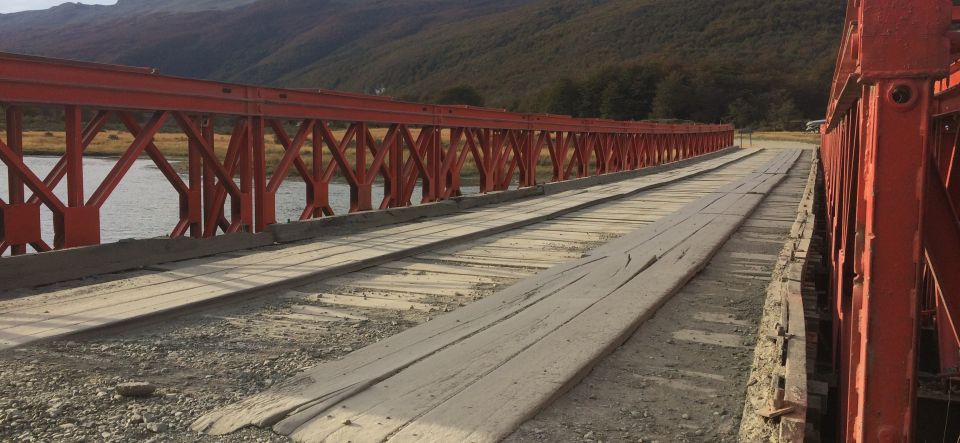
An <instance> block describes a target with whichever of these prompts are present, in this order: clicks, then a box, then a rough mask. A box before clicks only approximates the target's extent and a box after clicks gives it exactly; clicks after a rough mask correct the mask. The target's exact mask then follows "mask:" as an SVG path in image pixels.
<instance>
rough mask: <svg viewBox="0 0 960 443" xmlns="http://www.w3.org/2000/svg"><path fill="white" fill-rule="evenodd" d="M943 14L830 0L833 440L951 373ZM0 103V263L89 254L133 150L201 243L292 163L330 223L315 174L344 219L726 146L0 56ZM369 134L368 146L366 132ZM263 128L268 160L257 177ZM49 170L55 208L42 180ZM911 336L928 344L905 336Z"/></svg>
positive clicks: (723, 136) (855, 436)
mask: <svg viewBox="0 0 960 443" xmlns="http://www.w3.org/2000/svg"><path fill="white" fill-rule="evenodd" d="M958 22H960V7H958V6H954V5H953V2H951V1H950V0H924V1H908V2H903V1H891V0H848V12H847V17H846V21H845V26H844V31H843V38H842V41H841V47H840V51H839V55H838V58H837V65H836V73H835V76H834V80H833V84H832V86H831V89H830V101H829V105H828V114H827V122H826V124H825V125H824V126H823V128H822V146H821V155H820V159H821V162H822V165H821V167H822V174H823V182H824V189H823V193H824V201H825V205H824V206H823V213H822V214H819V215H820V216H822V217H823V218H824V219H825V221H826V239H825V241H826V245H825V250H826V251H827V254H826V255H827V257H826V262H827V265H828V268H829V269H828V270H829V272H828V275H829V283H828V288H829V289H828V297H829V299H830V306H831V308H830V311H831V313H832V315H831V317H832V323H831V324H832V335H831V337H829V338H828V339H821V340H822V341H823V340H825V341H827V342H828V343H829V345H831V347H830V349H831V351H830V358H829V359H828V360H829V362H827V366H828V372H831V373H832V376H833V382H832V385H833V386H832V387H833V392H834V393H835V395H833V396H832V397H831V400H830V401H831V402H832V404H833V405H834V406H833V408H832V409H833V410H834V412H835V416H834V417H833V420H835V421H836V425H837V426H836V432H837V436H838V438H839V439H840V440H843V441H852V442H873V441H882V442H898V441H911V440H913V439H914V437H915V435H916V427H917V423H918V422H919V421H920V420H918V416H917V415H918V412H917V411H918V409H917V397H918V389H919V388H918V386H919V384H920V383H921V380H920V370H919V366H920V364H921V363H920V361H921V360H924V359H931V360H932V361H934V362H935V366H936V368H937V377H936V379H937V382H936V383H940V384H942V385H950V384H951V383H953V382H960V216H958V214H960V210H958V209H960V32H957V31H954V30H953V26H954V24H956V23H958ZM0 101H2V102H3V103H4V104H5V105H7V107H6V126H5V128H6V140H4V141H0V160H2V162H3V164H4V165H5V167H6V170H7V175H8V177H9V188H10V192H9V195H8V196H6V198H4V199H0V253H2V252H6V251H8V250H9V251H10V252H11V253H12V254H13V255H23V254H26V253H27V251H28V247H32V249H34V250H35V251H38V252H45V251H50V250H53V249H66V248H74V247H79V246H90V245H97V244H99V243H100V235H101V228H100V209H101V207H102V206H103V205H104V203H105V202H106V201H107V200H108V199H109V198H110V196H111V194H112V193H113V192H114V191H115V190H116V189H117V187H118V186H119V185H120V184H121V182H122V180H123V178H124V176H125V174H126V173H127V172H128V170H129V169H130V168H131V166H132V164H133V162H134V160H136V159H137V158H139V157H141V156H142V155H146V156H148V157H149V158H150V159H151V160H152V161H153V163H154V164H155V165H156V166H157V168H159V170H160V171H161V172H162V173H163V175H164V176H165V177H166V179H167V181H168V183H169V186H170V187H171V188H172V189H173V191H175V192H176V193H177V194H178V195H179V199H180V205H179V223H177V224H176V226H171V236H172V237H184V236H190V237H195V238H206V237H214V236H217V235H220V234H236V233H243V232H247V233H257V232H261V231H263V230H265V229H266V228H267V227H268V226H270V225H273V224H276V222H277V220H276V202H275V195H276V193H277V191H278V189H279V187H280V185H281V183H282V182H283V181H284V180H286V179H287V177H288V175H289V174H290V173H291V172H294V171H295V173H296V174H297V175H299V177H300V178H301V179H302V180H303V183H304V194H303V195H304V205H303V210H302V214H301V216H300V219H301V220H309V219H314V218H322V217H326V216H332V215H334V212H333V210H332V208H331V205H330V203H329V195H328V187H329V184H330V182H331V180H333V179H334V177H342V179H343V180H344V181H345V182H346V183H347V184H348V185H349V187H350V211H351V212H363V211H370V210H373V209H377V208H379V209H386V208H398V207H405V206H410V205H414V204H417V203H428V202H437V201H442V200H447V199H450V198H453V197H457V196H459V195H461V176H462V173H463V171H464V170H465V165H467V164H468V163H472V164H473V168H475V170H476V171H478V173H479V181H480V192H481V193H488V192H493V191H502V190H506V189H508V188H512V187H519V188H528V187H533V186H536V185H537V184H538V181H541V180H542V178H538V175H537V170H538V166H540V165H541V163H543V164H544V165H546V164H547V162H549V166H548V167H549V169H550V171H551V172H550V176H549V180H550V181H554V182H559V181H565V180H570V179H574V178H582V177H586V176H591V175H602V174H608V173H613V172H618V171H628V170H635V169H640V168H645V167H650V166H656V165H662V164H666V163H671V162H675V161H678V160H683V159H689V158H692V157H697V156H701V155H704V154H708V153H712V152H715V151H718V150H721V149H723V148H726V147H729V146H731V145H733V143H734V128H733V127H732V126H730V125H700V124H655V123H644V122H617V121H609V120H597V119H576V118H571V117H565V116H555V115H526V114H515V113H509V112H506V111H502V110H496V109H485V108H472V107H466V106H438V105H423V104H416V103H405V102H400V101H394V100H391V99H387V98H381V97H371V96H362V95H355V94H346V93H338V92H329V91H316V90H312V91H311V90H291V89H278V88H266V87H253V86H245V85H235V84H225V83H218V82H210V81H200V80H192V79H184V78H175V77H169V76H163V75H159V74H158V73H157V72H156V71H154V70H151V69H143V68H128V67H119V66H104V65H97V64H88V63H78V62H65V61H58V60H49V59H41V58H34V57H25V56H16V55H9V54H0ZM29 107H45V108H58V109H60V110H62V114H59V113H58V114H57V115H62V116H63V127H64V128H65V133H66V145H65V146H64V150H65V154H64V155H63V157H62V158H61V159H60V160H59V162H58V163H57V164H56V166H55V167H54V168H53V169H52V170H51V171H50V172H49V173H48V174H46V176H45V177H41V176H40V175H39V174H37V173H36V172H35V171H33V170H31V168H30V167H28V166H27V165H25V163H24V161H23V131H24V128H23V122H22V118H23V110H24V109H26V108H29ZM108 125H119V127H122V128H125V129H126V130H127V131H129V133H130V134H131V135H132V136H133V138H134V141H133V142H132V143H131V144H130V145H129V147H128V148H127V149H126V150H125V151H124V152H123V154H122V155H121V156H120V158H119V160H118V161H117V163H116V165H115V166H114V167H113V169H112V171H111V172H110V173H109V174H108V175H107V176H106V178H105V179H104V180H103V182H102V183H101V184H100V186H99V187H98V188H96V189H93V190H90V189H84V187H83V184H84V181H83V176H84V166H83V161H82V160H83V157H84V150H85V149H86V148H87V146H88V145H90V144H91V142H92V141H93V140H94V139H95V138H96V137H97V136H98V134H100V133H101V131H102V130H103V129H104V128H105V127H107V126H108ZM218 127H229V128H231V130H230V132H231V135H230V137H229V143H228V146H227V147H226V150H225V155H218V154H217V150H216V146H214V141H215V137H214V136H215V128H218ZM291 128H294V129H292V130H291ZM334 128H346V129H345V132H343V133H342V134H341V135H338V132H337V131H335V130H334ZM373 128H386V135H385V136H384V137H382V139H378V138H377V137H375V136H374V133H373V131H372V129H373ZM172 130H176V131H179V132H181V133H182V134H183V135H185V136H186V138H187V140H188V145H189V146H188V149H187V151H186V152H187V157H188V159H187V172H186V174H185V178H182V177H181V174H180V172H178V171H177V170H176V169H175V168H174V167H173V166H172V165H171V162H170V160H169V159H168V158H166V157H165V155H164V154H163V153H162V152H161V151H160V149H159V148H158V147H157V146H156V145H155V141H154V138H155V136H156V135H157V134H158V133H159V132H160V131H172ZM271 136H272V137H275V140H277V141H278V142H279V144H280V145H281V146H282V149H283V153H282V156H281V158H280V160H279V162H278V163H277V164H276V165H275V167H274V168H273V170H272V173H268V165H267V138H268V137H271ZM305 153H309V154H310V155H309V158H310V159H311V160H312V161H310V162H308V161H307V159H306V157H307V156H306V155H305ZM64 179H66V190H67V192H66V195H67V198H66V199H65V200H62V199H60V198H58V196H57V195H55V193H54V189H56V188H57V186H58V184H60V182H61V181H63V180H64ZM374 186H383V188H384V198H383V200H382V201H379V202H375V201H373V198H372V195H373V192H372V190H373V187H374ZM418 186H420V189H422V196H420V198H417V197H416V196H415V194H416V189H417V187H418ZM144 198H145V201H144V207H149V206H150V202H149V196H145V197H144ZM41 205H43V206H46V207H47V208H48V209H49V210H50V211H51V212H52V214H53V217H54V231H55V235H54V238H53V239H45V238H43V235H42V232H41V231H42V230H41V211H40V207H41ZM145 210H146V209H145ZM924 334H932V336H933V337H934V340H932V342H931V343H933V345H932V346H926V345H921V343H927V342H925V341H923V340H922V337H923V336H924ZM946 389H947V390H950V389H952V388H951V387H950V386H947V388H946Z"/></svg>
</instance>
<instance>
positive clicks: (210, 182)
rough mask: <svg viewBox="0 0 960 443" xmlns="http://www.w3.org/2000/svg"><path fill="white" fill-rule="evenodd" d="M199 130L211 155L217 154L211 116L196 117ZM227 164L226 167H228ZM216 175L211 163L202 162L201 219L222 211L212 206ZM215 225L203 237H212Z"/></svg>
mask: <svg viewBox="0 0 960 443" xmlns="http://www.w3.org/2000/svg"><path fill="white" fill-rule="evenodd" d="M198 120H199V122H198V123H199V126H200V131H201V133H202V135H203V138H204V140H206V141H207V144H209V145H210V150H211V151H213V155H214V156H216V155H217V150H216V149H215V148H216V145H215V144H214V141H215V140H216V137H215V134H214V121H213V116H200V117H199V118H198ZM229 167H230V166H229V165H228V166H227V168H228V169H229ZM215 180H216V175H215V174H214V172H213V165H211V164H210V163H209V162H207V161H204V162H203V219H204V220H206V219H208V218H210V217H211V215H212V214H213V213H214V212H216V213H217V215H216V216H215V217H219V214H220V213H221V212H222V209H223V208H214V207H213V197H214V193H216V187H215V183H216V182H215ZM216 230H217V226H216V225H214V226H213V231H214V232H204V233H203V235H204V236H205V237H212V236H213V235H214V234H216Z"/></svg>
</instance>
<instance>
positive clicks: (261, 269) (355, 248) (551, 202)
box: [0, 150, 757, 350]
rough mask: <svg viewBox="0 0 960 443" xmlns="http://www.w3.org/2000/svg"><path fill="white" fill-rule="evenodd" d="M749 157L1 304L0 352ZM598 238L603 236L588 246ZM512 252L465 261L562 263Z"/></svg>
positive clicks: (290, 280) (562, 236) (565, 237)
mask: <svg viewBox="0 0 960 443" xmlns="http://www.w3.org/2000/svg"><path fill="white" fill-rule="evenodd" d="M756 153H757V151H755V150H742V151H739V152H735V153H733V154H729V155H726V156H723V157H719V158H714V159H709V160H705V161H703V162H700V163H696V164H693V165H690V166H687V167H684V168H678V169H675V170H670V171H665V172H662V173H657V174H651V175H648V176H643V177H638V178H635V179H630V180H625V181H622V182H617V183H612V184H606V185H601V186H596V187H593V188H589V189H587V190H584V189H581V190H573V191H568V192H564V193H561V194H556V195H552V196H550V197H549V198H541V199H530V200H522V201H516V202H512V203H507V204H501V205H496V206H491V207H485V208H474V209H470V210H466V211H463V212H461V213H458V214H456V215H453V216H448V217H440V218H434V219H427V220H424V221H420V222H416V223H407V224H402V225H395V226H390V227H385V228H381V229H378V230H375V231H370V232H365V233H359V234H354V235H347V236H343V237H338V238H335V239H323V240H321V241H313V242H304V243H301V244H296V245H291V246H288V247H284V248H268V249H267V250H259V251H247V252H243V253H231V254H223V255H219V256H214V257H208V258H203V259H196V260H188V261H184V262H178V263H171V264H167V265H161V266H157V267H155V269H157V271H156V272H151V273H144V272H137V273H133V274H131V277H129V278H121V279H118V280H114V281H110V282H106V283H98V284H92V285H86V286H79V287H69V288H62V289H58V290H53V291H49V292H44V291H38V292H37V293H36V294H33V295H27V296H25V297H21V298H17V299H13V300H5V301H0V350H3V349H10V348H12V347H16V346H20V345H24V344H27V343H31V342H35V341H39V340H45V339H50V338H55V337H59V336H64V335H69V334H74V333H78V332H83V331H88V330H91V329H96V328H100V327H104V326H108V325H113V324H118V323H124V322H130V321H133V320H136V319H139V318H144V317H149V316H152V315H157V314H160V313H165V312H171V311H176V310H180V309H185V308H187V307H190V306H193V305H197V304H202V303H207V302H210V301H213V300H218V299H224V298H227V297H231V296H235V295H240V294H248V293H253V292H259V291H265V290H269V289H278V288H289V287H293V286H296V285H300V284H303V283H305V282H308V281H311V280H312V279H318V278H330V277H334V276H337V275H342V274H345V273H348V272H352V271H357V270H360V269H363V268H366V267H370V266H373V265H376V264H380V263H384V262H388V261H392V260H396V259H400V258H404V257H409V256H412V255H415V254H418V253H422V252H425V251H437V250H442V249H443V248H447V247H451V246H453V245H456V244H460V243H463V242H465V241H467V240H471V239H476V238H481V237H487V236H491V235H496V234H498V233H501V232H505V231H509V230H512V229H517V228H522V227H524V226H529V225H531V224H535V223H538V222H543V221H546V220H551V219H554V218H557V217H560V216H563V215H565V214H568V213H571V212H574V211H576V210H578V209H582V208H585V207H590V206H594V205H597V204H601V203H603V202H607V201H612V200H615V199H618V198H622V197H624V196H627V195H632V194H635V193H637V192H640V191H643V190H647V189H652V188H656V187H660V186H663V185H665V184H668V183H675V182H679V181H682V180H685V179H689V178H691V177H695V176H699V175H702V174H705V173H708V172H710V171H714V170H716V169H718V168H721V167H724V166H726V165H729V164H731V163H732V162H736V161H738V160H741V159H743V158H746V157H748V156H751V155H754V154H756ZM585 229H587V228H585V227H584V226H580V227H578V228H576V229H574V230H570V226H569V225H568V226H566V227H558V228H557V229H556V230H552V231H548V230H541V231H537V232H536V233H532V235H534V236H536V237H537V238H541V239H543V240H545V241H551V240H555V241H569V240H571V239H576V240H586V239H593V236H594V234H592V233H590V232H585V231H584V230H585ZM593 240H594V241H597V240H600V239H593ZM515 250H516V249H515V248H514V249H513V250H511V248H508V247H505V248H502V250H501V252H502V253H501V254H499V255H497V254H486V253H485V254H484V256H482V257H480V256H477V257H469V256H465V257H463V259H465V260H473V261H476V262H477V263H487V264H490V265H497V264H498V263H501V262H509V261H511V260H512V261H514V262H515V263H517V264H518V265H522V264H526V263H529V264H531V266H535V267H540V268H547V267H550V266H552V265H554V264H556V263H557V262H558V261H562V260H563V259H566V258H569V257H563V258H553V259H549V260H537V259H536V258H531V257H529V256H526V257H524V256H517V255H516V254H515Z"/></svg>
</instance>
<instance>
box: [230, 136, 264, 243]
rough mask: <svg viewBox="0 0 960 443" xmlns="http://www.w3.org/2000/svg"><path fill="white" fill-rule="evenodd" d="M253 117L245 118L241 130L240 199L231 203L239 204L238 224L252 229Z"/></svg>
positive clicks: (246, 229)
mask: <svg viewBox="0 0 960 443" xmlns="http://www.w3.org/2000/svg"><path fill="white" fill-rule="evenodd" d="M253 124H254V122H253V119H252V118H247V119H246V122H245V124H244V125H243V126H244V132H243V137H244V141H243V146H242V147H241V150H240V201H236V200H234V201H233V203H232V204H234V205H238V206H239V211H237V212H239V213H240V224H241V227H242V230H245V231H253V230H254V229H255V227H254V223H255V222H254V215H253V209H254V204H253V197H254V195H253V194H254V192H253V150H254V147H255V143H254V141H253V132H254V131H253ZM260 134H261V135H262V134H263V122H262V121H261V122H260Z"/></svg>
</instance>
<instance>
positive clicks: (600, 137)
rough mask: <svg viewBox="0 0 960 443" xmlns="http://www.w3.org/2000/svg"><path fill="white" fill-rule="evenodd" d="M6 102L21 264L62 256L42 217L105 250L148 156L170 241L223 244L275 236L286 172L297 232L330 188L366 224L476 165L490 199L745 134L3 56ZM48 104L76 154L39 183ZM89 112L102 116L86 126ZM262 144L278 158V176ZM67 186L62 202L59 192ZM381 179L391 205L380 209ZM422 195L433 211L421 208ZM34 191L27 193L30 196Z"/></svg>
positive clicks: (1, 217)
mask: <svg viewBox="0 0 960 443" xmlns="http://www.w3.org/2000/svg"><path fill="white" fill-rule="evenodd" d="M0 102H2V103H4V104H6V105H8V108H7V121H6V135H7V137H6V140H5V141H0V160H2V162H3V163H4V164H5V165H6V168H7V172H8V176H9V183H8V184H9V185H10V186H9V187H10V195H9V196H8V197H9V198H8V200H2V199H0V253H3V252H4V251H6V250H7V249H10V250H11V252H12V253H14V254H23V253H25V252H26V247H27V246H32V247H33V248H34V249H36V250H38V251H46V250H49V249H51V248H50V247H49V246H47V244H46V243H45V242H44V240H43V239H42V238H41V234H40V229H39V227H40V219H39V207H40V205H44V206H46V207H48V208H49V209H50V210H51V211H52V212H53V215H54V219H55V220H54V221H55V223H54V226H55V240H54V248H58V249H59V248H68V247H75V246H86V245H93V244H97V243H99V241H100V208H101V207H102V206H103V205H104V203H105V202H106V201H107V200H108V199H109V197H110V195H111V194H112V193H113V192H114V191H115V190H116V189H117V187H118V186H122V180H123V178H124V176H125V174H126V172H127V171H128V170H129V169H130V167H131V166H132V165H133V162H134V160H136V159H138V158H140V157H141V156H143V155H146V156H147V157H149V158H150V160H151V161H152V162H153V163H155V164H156V166H157V167H158V168H159V170H160V171H161V173H162V174H163V175H164V177H165V178H166V181H167V182H168V183H169V185H170V186H171V187H172V188H173V191H174V192H176V193H177V195H178V196H179V199H180V211H179V218H180V219H179V222H178V223H177V224H176V226H174V227H173V228H172V230H171V236H173V237H180V236H187V235H189V236H191V237H212V236H214V235H217V234H218V233H237V232H259V231H262V230H264V229H266V228H267V226H269V225H272V224H275V223H276V222H277V220H276V206H275V200H276V193H277V191H278V190H279V189H280V186H281V185H282V183H283V182H284V181H286V180H289V178H288V175H289V174H290V173H295V174H296V175H297V176H298V178H299V179H301V180H302V181H303V184H304V188H305V193H304V195H305V198H304V206H303V211H302V212H301V215H300V219H301V220H308V219H313V218H318V217H323V216H332V215H334V210H333V208H332V207H331V205H330V201H329V195H328V188H329V185H330V182H331V180H333V179H334V177H335V176H339V177H342V179H343V180H344V181H345V182H346V184H347V185H349V187H350V211H351V212H356V211H367V210H371V209H375V208H380V209H385V208H393V207H403V206H409V205H412V204H417V203H427V202H434V201H440V200H445V199H448V198H451V197H456V196H459V195H461V182H462V172H463V171H464V169H465V167H467V164H468V163H471V164H472V166H473V167H475V169H476V171H477V173H478V174H479V182H480V189H481V192H493V191H503V190H507V189H509V188H510V187H512V186H517V187H529V186H535V185H536V184H537V183H538V182H539V181H541V180H542V179H538V177H537V170H538V168H539V167H540V166H541V165H542V166H545V167H546V166H549V167H550V169H551V172H550V176H549V177H543V179H547V180H552V181H561V180H569V179H572V178H578V177H585V176H588V175H591V174H605V173H611V172H617V171H626V170H633V169H638V168H643V167H647V166H654V165H659V164H663V163H667V162H673V161H677V160H681V159H686V158H690V157H694V156H698V155H703V154H707V153H710V152H715V151H717V150H719V149H722V148H725V147H729V146H732V145H733V137H734V135H733V127H732V126H731V125H700V124H680V125H674V124H656V123H646V122H620V121H612V120H601V119H576V118H572V117H566V116H556V115H542V114H541V115H531V114H516V113H510V112H506V111H503V110H498V109H487V108H474V107H467V106H438V105H424V104H417V103H405V102H399V101H395V100H392V99H389V98H382V97H371V96H364V95H357V94H347V93H338V92H330V91H317V90H314V91H309V90H291V89H278V88H264V87H255V86H246V85H236V84H227V83H218V82H209V81H201V80H193V79H185V78H176V77H169V76H161V75H157V73H156V72H155V71H154V70H151V69H142V68H129V67H121V66H109V65H99V64H91V63H78V62H68V61H62V60H51V59H43V58H36V57H25V56H18V55H10V54H0ZM38 105H42V106H47V107H50V106H54V107H61V108H62V109H63V110H64V127H65V131H66V146H65V147H64V148H65V154H64V156H63V158H61V159H60V161H59V162H58V163H57V165H56V166H55V167H54V168H53V169H52V170H51V171H50V173H49V174H47V176H46V177H45V178H43V179H41V178H39V177H37V175H36V174H34V172H33V171H32V170H31V169H30V168H29V167H27V166H26V165H25V164H24V163H23V160H22V141H21V140H22V137H23V131H24V128H23V123H22V117H21V115H22V113H21V109H22V108H23V107H26V106H38ZM85 115H87V116H91V115H92V117H90V118H88V119H87V121H84V116H85ZM144 116H145V117H146V118H144ZM218 122H219V123H221V124H223V123H229V124H230V125H231V127H232V130H231V131H230V136H229V144H228V146H227V147H226V152H225V154H223V158H220V157H219V156H218V154H217V150H216V146H215V142H216V140H217V137H215V134H214V128H215V127H217V123H218ZM111 123H118V124H120V125H121V126H122V127H123V128H125V129H126V130H127V131H128V132H129V133H130V134H131V135H132V136H133V137H134V141H133V142H132V143H131V144H130V145H129V146H128V147H127V149H126V150H125V151H124V152H123V154H122V155H121V157H120V158H119V159H118V160H117V163H116V165H115V166H114V168H113V169H112V170H111V172H110V173H109V174H108V175H107V177H106V178H105V179H104V180H103V182H102V183H101V184H100V185H99V186H98V187H97V188H96V189H95V190H87V189H84V187H83V172H84V171H83V163H82V161H81V160H82V158H83V153H84V150H85V149H86V148H87V146H89V145H90V144H91V143H92V142H93V140H94V139H95V138H96V137H97V135H98V134H100V133H101V132H102V130H103V129H104V127H105V126H106V125H108V124H111ZM334 124H336V125H341V126H343V127H346V130H345V131H344V132H343V133H342V135H338V132H337V131H334V130H332V129H331V126H332V125H334ZM294 125H295V126H294ZM171 127H175V128H176V129H177V130H178V131H180V132H182V134H184V135H185V136H186V138H187V140H188V141H187V145H188V146H187V171H186V173H185V174H184V177H181V175H180V174H179V173H178V172H177V171H176V169H174V168H173V167H172V166H171V164H170V162H169V161H168V159H167V158H166V157H165V156H164V154H163V153H162V152H160V150H159V149H158V148H157V146H156V145H155V142H154V138H155V137H154V136H155V135H156V134H157V133H158V132H159V131H160V130H161V129H163V130H165V131H167V130H170V128H171ZM374 127H380V128H386V129H387V132H386V136H385V137H384V138H383V139H382V140H379V139H377V138H376V137H374V135H373V132H372V128H374ZM290 128H294V129H292V130H291V129H290ZM291 131H292V132H291ZM267 137H273V139H274V140H275V141H276V143H277V144H279V145H280V147H281V148H282V150H283V154H282V155H281V157H280V159H279V161H278V162H277V163H276V164H275V165H274V168H273V171H272V173H270V174H268V173H267V172H268V166H270V165H268V164H267V162H268V158H267V142H266V139H267ZM305 152H309V153H310V157H311V158H312V164H311V163H310V162H308V161H306V159H305V157H304V153H305ZM64 178H65V179H66V182H67V196H68V198H67V199H66V201H62V200H61V199H59V198H58V197H57V196H56V195H55V194H54V193H53V189H55V188H56V187H57V185H58V184H59V183H60V182H61V181H62V180H63V179H64ZM378 182H382V186H383V187H384V191H385V192H384V198H383V200H382V201H380V202H374V201H372V195H373V193H372V189H373V186H375V185H376V184H377V183H378ZM418 184H420V185H421V186H422V198H421V199H420V200H419V201H417V202H414V201H413V200H414V193H415V191H416V188H417V186H418ZM24 189H27V190H29V191H31V192H32V195H30V196H29V198H26V197H27V196H26V195H25V194H24ZM91 191H92V192H91Z"/></svg>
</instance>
